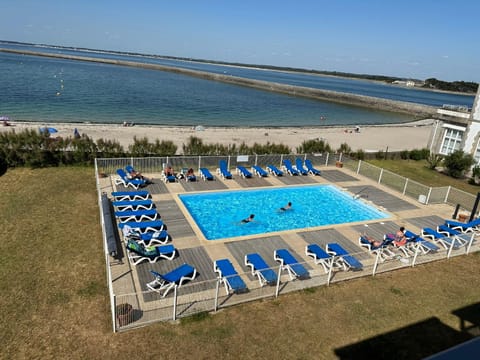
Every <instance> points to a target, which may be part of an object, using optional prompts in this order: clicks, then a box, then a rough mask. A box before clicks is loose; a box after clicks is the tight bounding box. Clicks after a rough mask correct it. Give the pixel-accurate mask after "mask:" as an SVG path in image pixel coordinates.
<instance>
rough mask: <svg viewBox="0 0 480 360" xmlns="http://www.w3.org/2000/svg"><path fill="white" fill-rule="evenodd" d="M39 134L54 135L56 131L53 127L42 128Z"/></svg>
mask: <svg viewBox="0 0 480 360" xmlns="http://www.w3.org/2000/svg"><path fill="white" fill-rule="evenodd" d="M40 132H41V133H44V132H48V133H49V134H55V133H57V132H58V130H57V129H55V128H53V127H43V128H40Z"/></svg>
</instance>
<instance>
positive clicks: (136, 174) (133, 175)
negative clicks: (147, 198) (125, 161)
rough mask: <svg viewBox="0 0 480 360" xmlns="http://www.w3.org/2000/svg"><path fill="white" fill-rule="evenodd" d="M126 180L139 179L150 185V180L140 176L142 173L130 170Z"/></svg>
mask: <svg viewBox="0 0 480 360" xmlns="http://www.w3.org/2000/svg"><path fill="white" fill-rule="evenodd" d="M128 178H129V179H140V180H145V182H146V183H147V184H152V180H150V179H148V178H146V177H145V176H143V175H142V173H140V172H138V171H135V170H132V171H131V172H129V173H128Z"/></svg>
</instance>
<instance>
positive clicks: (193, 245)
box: [100, 167, 478, 304]
mask: <svg viewBox="0 0 480 360" xmlns="http://www.w3.org/2000/svg"><path fill="white" fill-rule="evenodd" d="M212 173H213V172H212ZM145 175H146V176H148V177H149V178H153V181H154V184H151V185H148V186H147V187H146V188H144V189H145V190H148V191H150V193H151V195H152V199H153V200H154V202H155V204H156V207H157V210H158V211H159V213H160V214H161V217H162V220H163V221H164V223H165V224H166V225H167V226H168V233H169V234H170V236H171V238H172V242H171V243H172V244H173V245H174V246H175V248H176V249H178V253H179V255H178V256H176V257H175V258H174V259H173V260H171V261H168V260H159V261H157V262H156V263H153V264H150V263H149V262H143V263H141V264H139V265H137V266H134V265H131V264H130V263H129V261H128V258H127V257H126V253H125V248H124V247H123V249H122V253H121V259H119V260H117V261H113V262H112V264H111V272H112V284H113V290H114V293H115V294H119V295H120V294H133V293H136V294H138V297H139V298H140V299H141V301H143V302H145V304H146V303H148V302H154V301H153V300H156V299H158V296H155V295H156V293H152V292H150V293H148V292H145V291H146V290H147V288H146V283H147V282H149V281H151V280H153V277H152V276H151V274H150V270H155V271H158V272H160V273H166V272H168V271H170V270H173V269H174V268H176V267H177V266H179V265H181V264H183V263H185V262H186V263H189V264H191V265H193V266H195V268H196V269H197V271H198V275H197V278H196V279H195V280H194V281H193V282H192V283H194V282H195V283H196V282H199V283H202V284H210V285H204V286H203V287H202V288H201V289H200V290H201V291H211V290H213V289H212V288H211V284H214V282H213V281H210V282H209V281H208V280H214V279H215V278H216V274H215V273H214V271H213V262H214V260H217V259H223V258H228V259H230V261H231V262H232V264H233V265H234V267H235V269H236V270H237V271H238V273H239V274H241V276H242V278H243V280H244V281H245V283H246V284H247V286H248V287H249V288H250V286H251V287H258V281H257V279H256V277H254V276H252V275H251V273H250V272H249V268H248V267H247V266H246V265H245V264H244V261H243V259H244V256H245V254H248V253H251V252H257V253H259V254H260V255H261V256H262V257H263V258H264V259H265V261H266V262H267V264H268V265H269V266H271V267H277V266H278V263H277V262H276V261H275V260H274V258H273V252H274V250H275V249H279V248H288V249H289V250H290V251H291V252H292V254H293V255H294V256H295V257H296V258H297V260H299V261H300V262H305V264H304V265H305V267H307V269H309V270H310V271H313V272H315V273H318V274H320V273H322V272H323V270H322V269H321V266H320V265H315V264H314V263H313V262H312V259H311V258H309V257H307V256H306V255H305V246H306V245H308V244H310V243H312V242H315V243H317V244H319V245H320V246H322V247H324V246H325V244H327V243H329V242H337V243H339V244H340V245H342V246H343V247H344V248H345V249H346V250H348V251H349V252H350V253H352V254H355V257H357V258H358V259H359V260H360V261H361V262H362V263H363V264H364V265H366V266H371V265H373V263H374V261H375V258H374V256H372V255H371V254H369V253H368V251H367V250H366V249H365V248H362V247H360V246H359V244H358V238H359V234H361V233H364V232H365V230H367V232H368V235H370V236H372V237H374V238H376V239H381V238H382V237H383V235H384V234H385V233H394V232H396V231H397V230H398V228H399V227H400V226H405V227H406V228H407V229H409V230H411V231H413V232H415V233H420V231H421V228H423V227H436V225H438V224H440V223H442V222H443V219H448V218H451V216H452V213H453V211H454V208H453V207H452V206H450V205H447V204H438V205H424V204H422V203H420V202H418V201H415V200H414V199H411V198H409V197H407V196H404V195H402V194H401V193H398V192H396V191H394V190H392V189H389V188H387V187H385V186H382V185H379V184H377V183H376V182H374V181H372V180H370V179H367V178H365V177H363V176H362V175H358V174H356V173H354V172H352V171H350V170H348V169H345V168H341V169H340V168H336V167H325V168H322V176H288V175H287V176H283V177H274V176H269V177H266V178H259V177H254V178H250V179H243V178H241V177H240V176H238V175H236V174H234V176H233V179H230V180H223V179H221V178H220V177H219V176H216V180H215V181H207V182H204V181H197V182H185V181H184V180H180V182H177V183H169V184H165V183H163V182H162V181H161V180H160V174H145ZM322 183H325V184H334V185H336V186H337V187H339V188H340V189H343V190H345V191H348V192H350V193H351V194H352V196H353V195H355V194H358V195H359V196H360V198H359V200H360V201H366V202H367V203H370V204H371V205H373V206H374V207H376V208H379V209H380V210H384V211H387V212H388V213H390V214H391V215H392V217H391V218H389V219H382V220H374V221H368V222H362V223H348V224H339V225H328V226H323V227H316V228H309V229H301V230H291V231H283V232H278V233H269V234H262V235H253V236H246V237H241V238H233V239H226V240H215V241H207V240H203V239H202V236H201V234H200V233H199V230H198V228H197V227H196V225H195V224H194V222H193V221H192V219H191V218H190V215H189V214H188V213H186V212H185V210H184V207H183V205H182V204H181V202H180V200H179V199H178V196H176V195H177V194H181V193H189V192H198V191H216V190H226V189H246V188H262V187H278V186H289V185H302V184H322ZM100 189H101V191H102V192H105V193H107V194H110V193H111V192H112V191H123V190H131V189H126V188H125V187H123V186H115V185H114V177H107V178H103V179H100ZM366 225H368V226H366ZM121 238H122V237H121V235H120V234H119V239H121ZM477 243H478V241H477ZM474 247H478V245H477V244H476V243H475V246H474ZM477 250H478V249H473V248H472V251H477ZM457 251H458V250H457ZM442 253H443V254H437V255H435V254H433V255H428V260H426V261H434V260H439V259H443V258H444V257H445V252H443V251H442ZM394 268H395V266H393V265H392V269H394ZM383 271H385V269H384V270H383ZM359 273H360V274H359ZM362 273H363V274H362ZM367 275H370V273H367V272H366V271H362V272H351V271H349V272H341V274H338V275H335V276H336V279H344V278H353V277H358V276H367ZM283 276H285V279H287V277H286V276H287V275H282V280H283ZM205 286H206V287H205ZM141 294H143V296H142V295H141ZM236 296H238V297H241V296H243V295H236ZM239 302H240V301H239Z"/></svg>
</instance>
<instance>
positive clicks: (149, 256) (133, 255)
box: [126, 239, 177, 265]
mask: <svg viewBox="0 0 480 360" xmlns="http://www.w3.org/2000/svg"><path fill="white" fill-rule="evenodd" d="M126 248H127V252H128V259H129V260H130V263H132V264H133V265H138V264H139V263H141V262H142V261H144V260H148V262H150V263H151V264H153V263H154V262H156V261H157V260H158V259H161V258H163V259H167V260H173V258H174V257H175V254H176V252H177V251H176V249H175V247H174V246H173V245H162V246H151V247H145V246H144V245H142V244H140V243H138V242H136V241H135V240H131V239H130V240H128V242H127V246H126Z"/></svg>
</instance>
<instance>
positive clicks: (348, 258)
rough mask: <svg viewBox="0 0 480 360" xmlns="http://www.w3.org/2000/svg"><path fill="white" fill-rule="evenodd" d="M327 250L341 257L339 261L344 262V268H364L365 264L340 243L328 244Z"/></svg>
mask: <svg viewBox="0 0 480 360" xmlns="http://www.w3.org/2000/svg"><path fill="white" fill-rule="evenodd" d="M325 250H326V251H327V253H329V254H331V255H335V256H338V257H339V261H341V262H342V265H343V268H344V270H349V269H351V270H353V271H356V270H362V268H363V264H362V263H361V262H360V261H358V260H357V259H356V258H355V257H354V256H352V255H350V254H349V252H348V251H347V250H345V249H344V248H343V247H342V246H341V245H340V244H337V243H330V244H327V246H326V249H325Z"/></svg>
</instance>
